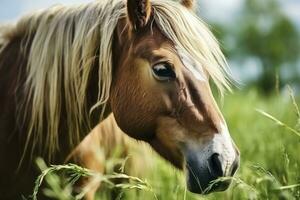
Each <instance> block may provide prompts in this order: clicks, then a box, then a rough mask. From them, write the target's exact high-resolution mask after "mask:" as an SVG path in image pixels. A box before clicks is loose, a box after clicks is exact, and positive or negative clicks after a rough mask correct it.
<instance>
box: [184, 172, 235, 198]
mask: <svg viewBox="0 0 300 200" xmlns="http://www.w3.org/2000/svg"><path fill="white" fill-rule="evenodd" d="M218 178H220V177H209V175H204V176H202V177H201V180H200V178H198V177H197V175H195V174H194V172H191V171H189V170H188V174H187V188H188V190H189V191H190V192H192V193H196V194H202V195H208V194H210V193H214V192H222V191H225V190H227V189H228V188H229V186H230V184H231V180H218Z"/></svg>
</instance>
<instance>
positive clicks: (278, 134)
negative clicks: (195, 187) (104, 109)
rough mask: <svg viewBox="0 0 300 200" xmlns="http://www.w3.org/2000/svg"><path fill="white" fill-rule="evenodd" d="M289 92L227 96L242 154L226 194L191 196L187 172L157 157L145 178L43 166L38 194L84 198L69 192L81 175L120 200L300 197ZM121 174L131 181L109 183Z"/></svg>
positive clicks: (299, 127) (298, 142)
mask: <svg viewBox="0 0 300 200" xmlns="http://www.w3.org/2000/svg"><path fill="white" fill-rule="evenodd" d="M291 94H292V93H291V92H290V95H288V94H287V95H280V96H279V95H275V94H274V95H273V96H269V97H262V96H261V95H259V94H258V92H256V90H248V91H246V92H239V93H235V94H232V95H228V96H227V97H226V98H225V102H224V105H223V106H221V109H222V110H223V113H224V116H225V118H226V119H227V123H228V127H229V129H230V131H231V135H232V137H233V139H234V141H235V142H236V144H237V146H238V147H239V149H240V151H241V166H240V169H239V171H238V173H237V175H236V177H235V178H233V184H232V186H231V187H230V189H229V190H227V191H226V192H222V193H215V194H210V195H208V196H201V195H195V194H192V193H190V192H188V191H187V189H186V186H185V180H184V175H183V173H182V172H179V171H177V170H176V169H174V168H173V167H172V166H170V165H169V164H168V163H167V162H166V161H164V160H162V159H161V158H159V156H157V155H156V154H155V153H150V154H149V155H147V156H148V158H147V159H148V162H149V163H150V164H149V166H148V170H145V171H146V172H145V173H144V175H143V177H142V178H141V179H139V178H136V177H131V176H127V175H124V174H122V173H121V174H108V175H99V174H97V173H95V172H91V171H89V170H86V169H83V168H80V167H78V166H75V165H67V166H52V167H50V168H45V166H40V167H41V168H42V169H44V172H43V174H42V175H41V176H40V177H39V179H38V180H37V187H36V188H35V191H36V192H37V191H38V186H39V185H40V183H41V181H42V180H43V178H44V176H45V175H46V174H47V173H50V176H46V178H47V177H48V180H47V182H48V185H49V186H48V188H46V189H45V190H44V191H39V192H45V193H46V194H47V195H48V196H51V197H52V198H54V199H80V198H81V197H82V194H81V196H80V195H77V196H74V195H73V194H72V192H71V191H72V183H73V182H74V181H76V180H77V179H78V177H79V176H99V177H100V180H102V182H103V183H104V184H102V186H103V187H102V189H101V190H100V191H99V193H98V195H97V199H110V198H111V191H112V190H115V189H116V188H118V189H119V196H118V199H126V200H127V199H130V200H133V199H143V200H148V199H149V200H152V199H167V200H169V199H172V200H176V199H178V200H182V199H187V200H197V199H208V200H213V199H224V200H227V199H228V200H229V199H230V200H231V199H300V134H299V132H300V114H299V108H298V106H297V103H296V102H297V99H295V97H294V96H293V95H291ZM40 165H41V163H40ZM45 170H46V171H45ZM59 170H64V171H68V173H67V174H68V176H67V177H69V180H67V181H66V182H64V181H63V180H61V178H59V176H58V175H55V173H54V171H59ZM46 172H47V173H46ZM114 176H115V177H114ZM118 176H119V178H122V179H125V180H127V181H126V182H123V183H121V184H119V185H118V184H114V183H113V182H112V181H111V180H112V179H114V178H118ZM51 177H52V179H53V180H54V181H53V180H51ZM53 177H56V178H53ZM49 180H50V181H49Z"/></svg>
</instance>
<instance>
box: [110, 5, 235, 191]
mask: <svg viewBox="0 0 300 200" xmlns="http://www.w3.org/2000/svg"><path fill="white" fill-rule="evenodd" d="M192 7H193V2H192V1H183V2H182V5H179V4H178V3H174V2H168V1H160V0H156V1H150V0H128V2H127V16H124V17H123V18H121V19H120V20H119V22H118V24H117V27H116V30H115V36H114V44H113V49H114V53H113V80H112V85H111V88H110V104H111V109H112V112H113V113H114V116H115V118H116V121H117V123H118V126H119V127H120V128H121V129H122V130H123V131H124V132H125V133H127V134H128V135H129V136H131V137H133V138H136V139H139V140H144V141H146V142H148V143H149V144H150V145H151V146H152V147H153V148H154V149H155V150H156V151H157V152H158V153H159V154H160V155H161V156H163V157H164V158H166V159H167V160H168V161H170V162H171V163H172V164H173V165H174V166H176V167H177V168H180V169H185V171H186V173H187V186H188V189H189V190H190V191H192V192H195V193H202V194H205V193H209V192H212V191H222V190H225V189H227V188H228V186H229V184H230V181H228V180H227V181H223V182H219V183H217V184H214V185H213V186H212V187H210V183H211V182H212V181H214V180H216V179H218V178H221V177H231V176H233V175H234V174H235V172H236V170H237V168H238V165H239V151H238V149H237V147H236V146H235V144H234V142H233V141H232V139H231V137H230V135H229V131H228V129H227V125H226V122H225V120H224V118H223V116H222V114H221V112H220V110H219V108H218V106H217V104H216V102H215V100H214V97H213V94H212V91H211V88H210V84H209V80H210V79H213V80H214V81H215V82H217V84H218V83H219V86H220V85H222V84H223V85H225V86H226V84H227V82H226V80H225V79H226V78H224V76H225V75H223V74H224V73H226V69H225V68H224V66H223V68H222V65H226V64H224V63H222V62H223V57H222V56H223V54H222V53H221V52H220V50H219V47H218V45H217V42H216V41H215V39H214V37H213V36H212V34H211V33H210V31H209V30H208V29H207V28H206V27H205V25H203V23H201V21H200V20H199V19H198V18H197V17H196V15H195V14H194V13H193V10H192ZM170 18H172V19H170ZM224 62H226V61H224ZM220 87H221V86H220Z"/></svg>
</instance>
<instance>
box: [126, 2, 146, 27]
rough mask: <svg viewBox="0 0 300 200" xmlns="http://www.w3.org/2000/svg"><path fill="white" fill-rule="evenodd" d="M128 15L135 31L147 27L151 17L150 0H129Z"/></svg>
mask: <svg viewBox="0 0 300 200" xmlns="http://www.w3.org/2000/svg"><path fill="white" fill-rule="evenodd" d="M127 13H128V19H129V21H130V23H131V25H132V27H133V29H134V30H138V29H140V28H143V27H145V26H146V25H147V24H148V21H149V19H150V16H151V4H150V0H127Z"/></svg>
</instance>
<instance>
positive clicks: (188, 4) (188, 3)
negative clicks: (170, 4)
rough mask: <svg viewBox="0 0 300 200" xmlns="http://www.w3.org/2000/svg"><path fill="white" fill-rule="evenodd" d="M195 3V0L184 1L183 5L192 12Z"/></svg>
mask: <svg viewBox="0 0 300 200" xmlns="http://www.w3.org/2000/svg"><path fill="white" fill-rule="evenodd" d="M194 3H195V1H194V0H182V1H181V4H182V5H183V6H184V7H186V8H188V9H191V10H193V9H194V6H195V5H194Z"/></svg>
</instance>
